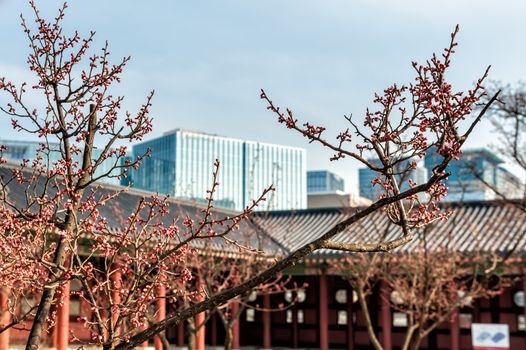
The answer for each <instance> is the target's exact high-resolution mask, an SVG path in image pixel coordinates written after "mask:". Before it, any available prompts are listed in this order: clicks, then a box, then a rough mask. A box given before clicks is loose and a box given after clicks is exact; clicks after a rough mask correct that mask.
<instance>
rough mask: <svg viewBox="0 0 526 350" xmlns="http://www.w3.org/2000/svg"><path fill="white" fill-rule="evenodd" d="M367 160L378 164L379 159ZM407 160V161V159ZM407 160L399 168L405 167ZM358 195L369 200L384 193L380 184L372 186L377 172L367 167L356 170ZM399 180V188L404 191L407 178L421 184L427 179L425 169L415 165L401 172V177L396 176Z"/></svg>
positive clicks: (407, 185)
mask: <svg viewBox="0 0 526 350" xmlns="http://www.w3.org/2000/svg"><path fill="white" fill-rule="evenodd" d="M369 162H371V163H373V164H377V165H380V164H381V163H380V160H379V159H369ZM407 162H409V161H407ZM407 162H406V163H404V164H402V165H401V168H404V169H405V168H407ZM358 177H359V187H360V196H362V197H365V198H368V199H370V200H373V201H374V200H377V199H378V197H379V196H380V195H381V194H383V193H384V190H383V188H382V187H381V186H380V185H376V186H373V185H372V181H373V180H374V179H376V178H377V177H378V173H377V172H375V171H373V170H371V169H369V168H362V169H359V170H358ZM398 180H399V181H401V183H402V186H400V190H402V191H405V190H407V189H409V180H411V181H413V182H414V183H416V184H422V183H424V182H426V181H427V170H426V169H425V168H423V167H419V166H418V167H417V168H416V169H413V170H411V171H409V172H406V173H404V174H403V177H398Z"/></svg>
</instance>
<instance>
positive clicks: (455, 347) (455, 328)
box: [449, 309, 460, 350]
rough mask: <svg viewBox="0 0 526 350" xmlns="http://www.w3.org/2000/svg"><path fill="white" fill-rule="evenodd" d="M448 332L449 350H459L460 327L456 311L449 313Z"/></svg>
mask: <svg viewBox="0 0 526 350" xmlns="http://www.w3.org/2000/svg"><path fill="white" fill-rule="evenodd" d="M449 327H450V328H449V332H450V338H451V339H450V340H451V347H450V349H451V350H460V325H459V322H458V309H455V311H453V312H452V313H451V318H450V320H449Z"/></svg>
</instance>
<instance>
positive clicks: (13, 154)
mask: <svg viewBox="0 0 526 350" xmlns="http://www.w3.org/2000/svg"><path fill="white" fill-rule="evenodd" d="M0 145H3V146H5V147H6V149H5V150H4V151H3V152H2V154H3V157H4V158H5V159H6V160H7V161H8V162H11V163H15V164H20V163H21V162H22V161H23V160H27V161H29V162H32V161H33V160H35V159H37V156H40V157H42V161H43V162H47V161H49V164H50V168H52V167H53V163H56V162H57V161H58V160H60V159H62V156H61V154H60V144H59V143H53V142H50V143H49V151H46V152H42V151H41V150H42V146H41V143H40V142H37V141H18V140H0ZM101 153H102V150H99V149H97V148H94V149H93V153H92V159H93V161H96V160H97V159H98V158H99V157H100V155H101ZM73 161H74V162H78V163H79V164H80V163H81V161H82V157H81V156H80V155H75V156H73ZM114 166H115V158H108V159H106V160H104V161H103V162H102V163H101V164H100V165H99V166H98V167H97V169H96V170H95V174H94V176H95V177H98V176H101V175H103V174H107V173H109V174H110V175H111V176H110V177H107V176H104V177H102V178H101V179H100V180H98V182H99V183H107V184H111V185H120V180H119V179H118V175H119V174H120V171H119V170H117V169H113V170H112V168H113V167H114Z"/></svg>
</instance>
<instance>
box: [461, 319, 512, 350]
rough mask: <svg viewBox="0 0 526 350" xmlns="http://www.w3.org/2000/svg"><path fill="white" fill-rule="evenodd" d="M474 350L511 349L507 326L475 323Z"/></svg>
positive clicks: (472, 329) (472, 328) (472, 334)
mask: <svg viewBox="0 0 526 350" xmlns="http://www.w3.org/2000/svg"><path fill="white" fill-rule="evenodd" d="M471 338H472V340H473V350H501V349H509V348H510V332H509V328H508V325H507V324H498V323H473V324H472V325H471Z"/></svg>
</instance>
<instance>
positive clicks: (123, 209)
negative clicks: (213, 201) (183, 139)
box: [0, 164, 286, 256]
mask: <svg viewBox="0 0 526 350" xmlns="http://www.w3.org/2000/svg"><path fill="white" fill-rule="evenodd" d="M17 168H19V167H18V166H17V165H12V164H3V165H2V166H0V177H4V178H9V177H11V173H12V171H13V169H17ZM39 186H42V184H37V186H36V188H37V190H36V193H39V189H38V188H39ZM40 188H43V187H40ZM26 189H27V185H20V184H18V183H16V181H13V182H11V183H10V184H9V186H8V198H9V200H10V201H12V202H14V203H17V204H18V206H19V207H20V208H24V207H25V205H26V204H25V203H26V193H25V191H26ZM117 190H122V187H118V186H113V185H109V184H99V185H97V191H96V198H102V197H103V196H105V195H108V194H111V193H114V192H115V191H117ZM41 191H42V190H41V189H40V192H41ZM49 191H50V192H52V191H56V189H55V188H53V187H52V186H51V188H50V189H49ZM31 192H33V193H35V192H34V190H32V191H31ZM88 193H90V188H88V189H87V190H86V191H85V196H86V195H88ZM153 195H155V194H154V193H151V192H147V191H141V190H135V189H128V190H127V191H126V192H123V193H121V194H119V195H118V196H116V197H115V198H112V199H110V200H109V201H108V202H106V204H105V205H104V206H100V207H99V211H100V216H101V217H104V218H105V219H106V220H107V222H108V227H109V229H110V231H111V230H114V231H115V230H119V229H120V228H121V225H122V224H121V220H122V219H123V218H127V217H129V216H130V214H132V213H133V211H134V210H135V209H136V208H137V205H138V204H139V201H140V200H141V198H148V197H151V196H153ZM168 202H169V208H168V212H169V214H168V215H166V216H165V217H163V219H162V220H163V221H164V222H165V223H166V225H168V224H171V223H172V221H173V220H174V219H177V225H178V226H179V227H180V230H181V232H185V228H184V226H183V220H184V219H185V218H187V217H189V218H191V219H193V220H194V221H195V222H196V223H197V222H199V220H200V219H201V218H202V210H203V209H204V208H205V206H204V205H203V204H201V203H198V202H192V201H183V200H178V199H174V198H169V199H168ZM236 214H239V213H238V212H235V211H232V210H229V209H222V208H214V209H213V212H212V215H213V216H214V217H215V218H223V217H226V216H229V217H233V216H234V215H236ZM214 229H216V231H217V232H222V230H224V229H225V228H224V227H215V228H214ZM229 237H230V238H231V239H233V240H236V241H238V242H239V243H240V244H242V245H244V246H250V247H254V248H258V249H259V250H261V251H263V252H265V253H266V254H267V255H269V256H274V255H276V254H283V253H285V252H286V249H284V247H282V246H281V245H280V244H279V243H278V242H277V241H276V240H275V239H274V238H273V237H271V236H270V235H268V234H267V233H266V232H265V231H264V230H262V229H261V228H260V227H259V226H258V225H256V224H255V223H253V222H251V221H249V220H243V221H242V222H241V223H240V224H239V229H237V230H234V231H233V232H231V233H229ZM193 244H194V246H195V247H196V248H199V247H202V246H203V245H204V244H205V242H204V241H203V240H196V241H194V243H193ZM206 244H207V247H208V248H210V249H211V251H214V252H215V253H218V254H223V255H232V254H238V253H239V252H240V249H239V247H238V246H236V245H233V244H229V243H227V242H226V241H225V240H223V239H219V238H218V239H212V240H206Z"/></svg>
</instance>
